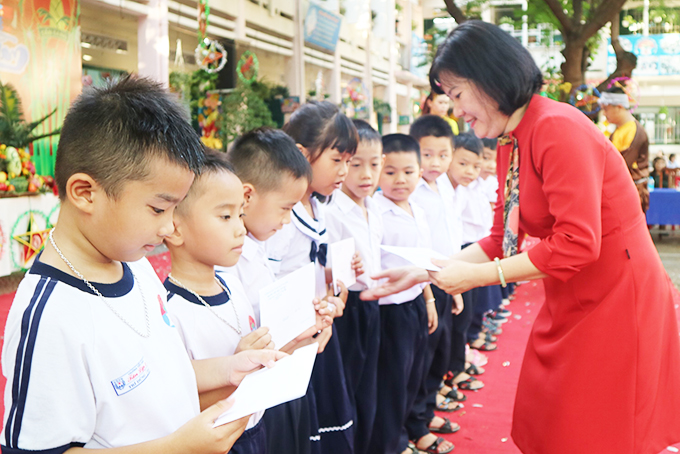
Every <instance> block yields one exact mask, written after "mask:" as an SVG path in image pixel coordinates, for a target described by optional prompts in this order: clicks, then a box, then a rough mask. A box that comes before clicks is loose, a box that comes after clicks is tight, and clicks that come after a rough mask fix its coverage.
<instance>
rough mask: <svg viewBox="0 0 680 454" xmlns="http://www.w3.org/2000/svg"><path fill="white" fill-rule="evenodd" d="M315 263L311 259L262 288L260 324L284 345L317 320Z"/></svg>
mask: <svg viewBox="0 0 680 454" xmlns="http://www.w3.org/2000/svg"><path fill="white" fill-rule="evenodd" d="M315 266H316V265H315V264H314V263H310V264H308V265H305V266H303V267H302V268H300V269H298V270H296V271H293V272H292V273H290V274H289V275H287V276H285V277H283V278H281V279H279V280H277V281H276V282H272V283H271V284H269V285H268V286H266V287H265V288H263V289H261V290H260V326H266V327H267V328H269V334H271V336H272V341H273V342H274V347H275V348H276V349H280V348H281V347H283V346H285V345H286V344H287V343H288V342H290V341H292V340H293V339H295V338H296V337H297V336H299V335H300V334H302V333H303V332H305V331H307V330H308V329H309V328H311V327H312V326H314V325H315V324H316V311H315V310H314V303H313V302H312V300H313V299H314V297H315V295H316V288H315V287H316V277H315V276H316V275H315V271H316V268H315Z"/></svg>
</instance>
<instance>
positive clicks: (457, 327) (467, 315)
mask: <svg viewBox="0 0 680 454" xmlns="http://www.w3.org/2000/svg"><path fill="white" fill-rule="evenodd" d="M470 244H472V243H470ZM470 244H465V245H463V249H465V248H466V247H468V246H470ZM461 296H462V297H463V305H464V306H463V312H461V313H460V314H458V315H454V316H453V320H452V322H451V358H450V361H449V370H450V371H452V372H454V373H457V372H462V371H464V370H465V345H466V344H467V334H468V329H469V328H470V323H471V322H472V315H473V314H474V306H475V296H476V295H475V289H472V290H470V291H467V292H465V293H463V294H462V295H461Z"/></svg>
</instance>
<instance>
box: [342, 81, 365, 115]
mask: <svg viewBox="0 0 680 454" xmlns="http://www.w3.org/2000/svg"><path fill="white" fill-rule="evenodd" d="M367 94H368V89H367V88H366V85H364V83H363V82H362V81H361V79H359V78H358V77H355V78H354V79H352V80H350V81H349V83H347V86H346V87H345V88H344V89H343V90H342V110H343V111H344V113H345V115H347V116H348V117H349V118H360V119H364V120H365V119H367V118H368V102H367V101H368V95H367Z"/></svg>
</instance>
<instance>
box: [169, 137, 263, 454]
mask: <svg viewBox="0 0 680 454" xmlns="http://www.w3.org/2000/svg"><path fill="white" fill-rule="evenodd" d="M242 207H243V186H242V185H241V181H240V180H239V179H238V178H237V177H236V175H234V171H233V168H232V167H231V165H230V164H229V162H228V161H227V157H226V155H225V154H224V153H222V152H219V151H215V150H206V153H205V163H204V165H203V169H202V171H201V174H200V175H199V176H198V177H196V179H195V180H194V183H193V184H192V185H191V189H190V190H189V194H187V196H186V198H185V199H184V200H183V201H182V202H180V204H179V205H178V206H177V209H176V210H175V214H174V224H175V231H174V233H173V234H172V235H170V236H169V237H168V238H166V239H165V244H166V245H167V247H168V250H169V251H170V257H171V258H172V270H171V272H170V274H169V275H168V278H167V279H166V280H165V282H164V285H165V288H166V289H167V291H168V309H169V313H170V319H171V320H172V321H173V322H174V324H175V326H176V327H177V329H178V331H179V333H180V336H181V337H182V340H183V341H184V345H185V347H186V349H187V352H188V353H189V357H190V358H191V359H207V358H215V357H218V356H228V355H233V354H234V353H238V352H239V351H243V350H260V349H263V348H270V349H271V348H273V347H274V345H273V343H272V342H271V336H270V335H269V330H268V329H267V328H265V327H262V328H258V327H257V325H256V323H255V314H254V313H253V308H252V306H251V305H250V302H249V301H248V297H247V296H246V294H245V290H243V286H242V285H241V283H240V282H239V281H238V279H237V278H235V277H234V276H231V275H225V274H223V273H216V272H215V266H216V265H219V266H231V265H234V264H235V263H236V261H237V260H238V258H239V256H240V255H241V248H242V247H243V239H244V237H245V234H246V229H245V227H244V226H243V220H242V218H241V217H242ZM232 391H233V389H231V388H225V389H223V390H221V392H219V391H217V392H211V393H210V395H201V396H200V397H201V403H202V406H206V405H210V404H211V403H212V401H214V400H215V399H216V398H225V397H227V396H228V395H229V394H231V392H232ZM263 413H264V412H260V413H258V414H255V415H253V416H252V417H251V418H250V422H249V423H248V426H247V427H246V431H245V433H244V434H243V435H242V436H241V438H239V439H238V441H237V442H236V443H235V444H234V446H233V447H232V449H231V452H233V453H235V454H260V453H264V452H266V444H267V442H266V440H267V438H266V434H265V430H266V429H265V427H264V423H261V422H260V420H261V419H262V414H263Z"/></svg>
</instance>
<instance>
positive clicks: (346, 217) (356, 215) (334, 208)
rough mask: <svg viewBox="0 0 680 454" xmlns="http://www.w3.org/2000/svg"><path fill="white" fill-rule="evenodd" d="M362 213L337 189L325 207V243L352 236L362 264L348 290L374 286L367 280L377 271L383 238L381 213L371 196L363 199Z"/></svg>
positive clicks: (379, 267) (359, 289)
mask: <svg viewBox="0 0 680 454" xmlns="http://www.w3.org/2000/svg"><path fill="white" fill-rule="evenodd" d="M364 203H365V204H366V213H367V214H368V220H367V219H366V217H365V216H364V212H363V210H362V209H361V207H359V205H357V204H356V203H355V202H354V201H353V200H352V199H350V198H349V196H348V195H347V194H345V193H344V192H342V191H341V190H340V189H338V190H336V191H335V192H334V193H333V198H332V200H331V203H330V204H329V205H328V207H327V210H326V228H327V229H328V242H329V243H335V242H336V241H340V240H344V239H347V238H354V244H355V246H356V250H357V251H358V252H359V254H361V260H362V261H363V264H364V274H362V275H361V276H359V277H357V282H356V283H355V284H354V285H352V286H350V287H349V290H353V291H362V290H366V289H369V288H372V287H375V286H376V285H377V281H374V280H373V279H371V277H370V276H371V275H374V274H376V273H379V272H380V271H381V269H382V268H381V266H380V256H381V253H380V244H381V243H382V237H383V223H382V216H381V215H380V211H379V210H378V206H377V205H376V203H375V202H374V201H373V199H372V198H370V197H366V198H365V199H364Z"/></svg>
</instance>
